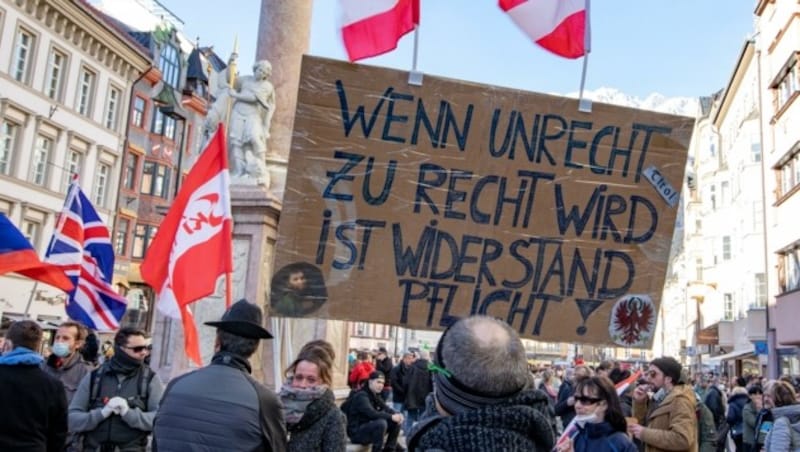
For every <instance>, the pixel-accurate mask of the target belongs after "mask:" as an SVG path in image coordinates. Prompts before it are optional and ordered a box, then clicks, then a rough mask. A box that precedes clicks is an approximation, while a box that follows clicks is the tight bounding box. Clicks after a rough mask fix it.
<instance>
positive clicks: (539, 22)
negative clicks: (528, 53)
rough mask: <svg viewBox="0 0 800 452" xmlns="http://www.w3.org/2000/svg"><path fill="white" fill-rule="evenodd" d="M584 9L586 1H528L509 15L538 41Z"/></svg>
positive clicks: (509, 12) (514, 8)
mask: <svg viewBox="0 0 800 452" xmlns="http://www.w3.org/2000/svg"><path fill="white" fill-rule="evenodd" d="M584 9H586V0H528V1H526V2H524V3H520V4H519V5H517V6H515V7H513V8H511V9H510V10H508V15H509V16H511V19H512V20H513V21H514V23H515V24H517V26H519V27H520V28H521V29H522V30H523V31H524V32H525V34H527V35H528V36H530V37H531V39H533V41H537V40H539V39H541V38H543V37H544V36H547V35H549V34H550V33H552V32H553V30H555V29H556V28H558V26H559V25H560V24H561V23H562V22H564V19H566V18H567V17H569V16H571V15H573V14H575V13H577V12H580V11H582V10H584Z"/></svg>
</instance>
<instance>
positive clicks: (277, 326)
mask: <svg viewBox="0 0 800 452" xmlns="http://www.w3.org/2000/svg"><path fill="white" fill-rule="evenodd" d="M311 6H312V0H292V1H286V0H262V1H261V17H260V21H259V27H258V30H259V32H258V45H257V47H256V60H262V59H266V60H269V61H270V63H272V77H271V81H272V83H273V85H274V86H275V95H276V107H275V114H274V116H273V117H272V125H271V127H270V139H269V143H268V149H269V151H268V152H269V155H268V156H267V169H268V170H269V172H270V178H271V182H270V193H271V194H272V195H274V196H276V197H277V198H278V199H282V198H283V192H284V189H285V187H286V165H287V162H288V159H289V151H290V149H291V142H292V130H293V129H294V112H295V110H296V108H297V89H298V86H299V84H300V65H301V63H302V57H303V54H304V53H307V52H308V47H309V40H310V35H311ZM234 209H235V204H234ZM234 218H236V211H235V210H234ZM271 259H272V254H270V262H271ZM271 274H272V273H271V272H270V273H269V275H271ZM269 279H270V278H267V279H266V284H267V285H269ZM266 293H269V291H268V288H267V292H266ZM270 325H271V328H272V329H274V330H275V331H273V334H275V337H276V339H275V342H274V343H273V348H272V349H271V350H268V349H267V347H264V352H263V356H264V363H263V365H264V367H263V370H264V381H265V382H266V383H267V384H269V383H270V382H273V381H274V380H275V379H276V378H278V379H280V378H282V375H283V369H285V368H286V366H287V365H288V364H290V363H291V361H292V360H293V359H294V358H295V357H296V355H297V352H298V351H299V350H300V347H302V346H303V344H305V343H306V342H308V341H311V340H313V339H324V340H327V341H328V342H330V343H331V344H332V345H333V346H334V348H335V349H336V352H337V357H336V362H335V364H334V387H335V388H341V387H346V385H347V345H348V336H347V328H346V323H345V322H336V321H326V320H318V319H302V320H301V319H273V320H272V321H271V324H270ZM273 356H274V357H275V359H274V361H273V364H274V366H275V367H272V368H271V369H268V367H267V366H268V361H271V360H272V358H273ZM270 372H272V375H269V373H270ZM278 384H280V383H278Z"/></svg>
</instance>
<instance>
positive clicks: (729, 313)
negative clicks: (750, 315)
mask: <svg viewBox="0 0 800 452" xmlns="http://www.w3.org/2000/svg"><path fill="white" fill-rule="evenodd" d="M723 302H724V305H723V308H724V313H723V318H722V319H723V320H733V318H734V312H733V294H729V293H726V294H724V295H723Z"/></svg>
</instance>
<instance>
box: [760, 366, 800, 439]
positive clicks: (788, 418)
mask: <svg viewBox="0 0 800 452" xmlns="http://www.w3.org/2000/svg"><path fill="white" fill-rule="evenodd" d="M767 393H768V394H769V398H770V399H771V400H772V405H773V407H774V408H772V410H771V411H772V417H773V419H774V420H773V421H772V430H771V431H770V432H769V433H768V434H767V437H766V440H765V441H764V448H765V449H766V450H767V451H769V452H786V451H794V450H797V449H800V404H798V403H797V401H796V399H795V392H794V388H793V387H792V385H790V384H789V383H786V382H784V381H776V382H775V384H773V385H772V386H771V387H770V389H769V390H768V391H767Z"/></svg>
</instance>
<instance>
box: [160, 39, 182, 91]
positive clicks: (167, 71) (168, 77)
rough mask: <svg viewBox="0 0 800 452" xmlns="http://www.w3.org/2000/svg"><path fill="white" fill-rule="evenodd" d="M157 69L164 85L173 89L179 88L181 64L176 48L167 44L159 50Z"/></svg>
mask: <svg viewBox="0 0 800 452" xmlns="http://www.w3.org/2000/svg"><path fill="white" fill-rule="evenodd" d="M158 68H159V69H160V70H161V79H162V80H163V81H164V83H166V84H167V85H169V86H171V87H173V88H179V86H178V80H179V78H180V75H181V64H180V58H179V53H178V49H177V48H175V47H173V46H171V45H169V44H167V45H165V46H164V47H163V48H162V49H161V57H160V58H159V62H158Z"/></svg>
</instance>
